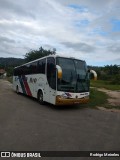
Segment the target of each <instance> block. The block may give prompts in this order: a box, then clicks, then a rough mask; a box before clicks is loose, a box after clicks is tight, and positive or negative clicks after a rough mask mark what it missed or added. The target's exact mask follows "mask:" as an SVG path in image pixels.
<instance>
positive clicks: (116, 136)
mask: <svg viewBox="0 0 120 160" xmlns="http://www.w3.org/2000/svg"><path fill="white" fill-rule="evenodd" d="M0 150H1V151H3V150H16V151H17V150H18V151H20V150H22V151H24V150H29V151H32V150H34V151H40V150H41V151H42V150H43V151H44V150H47V151H49V150H50V151H51V150H55V151H64V150H65V151H66V150H67V151H76V150H78V151H79V150H80V151H84V150H87V151H89V150H95V151H97V150H109V151H112V150H117V151H118V150H120V113H112V112H105V111H101V110H95V109H87V108H81V107H80V106H72V107H69V106H67V107H65V106H64V107H54V106H52V105H48V104H47V105H45V106H44V105H40V104H39V103H38V102H37V101H36V100H35V99H32V98H29V97H26V96H23V95H17V94H16V93H15V92H14V91H13V90H12V86H11V84H10V83H9V82H7V81H3V80H0Z"/></svg>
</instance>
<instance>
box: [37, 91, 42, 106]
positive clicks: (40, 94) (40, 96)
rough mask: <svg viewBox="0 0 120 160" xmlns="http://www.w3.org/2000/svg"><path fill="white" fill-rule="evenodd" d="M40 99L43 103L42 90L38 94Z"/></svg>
mask: <svg viewBox="0 0 120 160" xmlns="http://www.w3.org/2000/svg"><path fill="white" fill-rule="evenodd" d="M38 100H39V102H40V103H41V104H42V103H43V93H42V92H39V94H38Z"/></svg>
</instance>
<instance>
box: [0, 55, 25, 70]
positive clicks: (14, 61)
mask: <svg viewBox="0 0 120 160" xmlns="http://www.w3.org/2000/svg"><path fill="white" fill-rule="evenodd" d="M24 61H25V60H24V59H21V58H12V57H10V58H2V57H0V67H3V68H4V67H5V68H6V67H8V66H14V67H15V66H19V65H21V64H23V63H24Z"/></svg>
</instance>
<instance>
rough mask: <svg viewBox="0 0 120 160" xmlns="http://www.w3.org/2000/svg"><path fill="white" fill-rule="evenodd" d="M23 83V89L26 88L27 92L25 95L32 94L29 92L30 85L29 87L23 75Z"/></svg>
mask: <svg viewBox="0 0 120 160" xmlns="http://www.w3.org/2000/svg"><path fill="white" fill-rule="evenodd" d="M23 83H24V86H25V90H26V92H27V95H29V96H32V93H31V91H30V87H29V85H28V83H27V79H26V77H25V76H23Z"/></svg>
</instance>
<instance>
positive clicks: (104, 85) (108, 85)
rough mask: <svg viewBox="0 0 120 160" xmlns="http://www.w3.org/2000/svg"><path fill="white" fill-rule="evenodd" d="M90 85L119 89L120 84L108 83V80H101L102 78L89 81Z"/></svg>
mask: <svg viewBox="0 0 120 160" xmlns="http://www.w3.org/2000/svg"><path fill="white" fill-rule="evenodd" d="M90 86H91V87H97V88H106V89H108V90H114V91H115V90H120V85H113V84H109V81H103V80H97V81H94V80H91V82H90Z"/></svg>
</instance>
